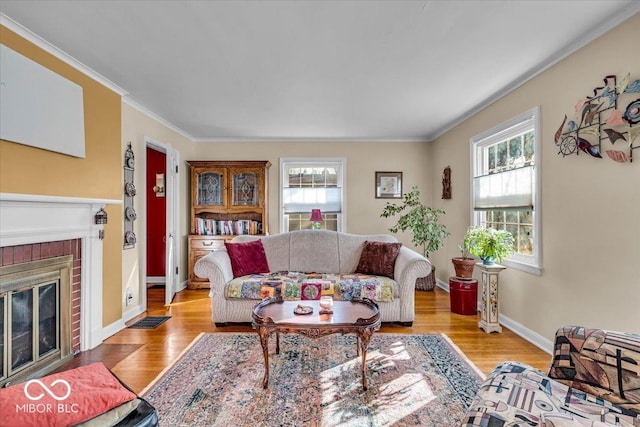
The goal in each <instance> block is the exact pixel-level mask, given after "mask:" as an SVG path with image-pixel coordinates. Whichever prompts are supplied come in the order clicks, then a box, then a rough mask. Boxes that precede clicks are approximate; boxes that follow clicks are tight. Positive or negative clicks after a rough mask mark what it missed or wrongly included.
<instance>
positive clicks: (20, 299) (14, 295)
mask: <svg viewBox="0 0 640 427" xmlns="http://www.w3.org/2000/svg"><path fill="white" fill-rule="evenodd" d="M59 286H60V284H59V280H55V281H52V282H45V283H41V284H37V285H35V286H33V287H30V288H27V289H19V290H15V291H11V292H8V293H6V294H5V295H3V296H2V308H1V309H0V310H1V311H2V313H1V315H0V323H2V327H1V328H0V330H1V331H2V335H3V336H2V367H1V369H2V372H1V375H0V378H2V377H6V376H7V375H12V374H14V373H16V372H18V371H20V370H22V369H24V368H27V367H29V366H31V365H33V364H34V363H36V362H38V361H39V360H41V359H43V358H45V357H47V356H49V355H50V354H53V353H56V352H59V351H60V327H59V324H60V322H59V316H60V297H59ZM5 311H7V314H8V316H7V319H8V324H7V326H8V327H7V328H5V325H4V319H5V316H4V314H5ZM5 334H6V336H5ZM5 343H6V345H5Z"/></svg>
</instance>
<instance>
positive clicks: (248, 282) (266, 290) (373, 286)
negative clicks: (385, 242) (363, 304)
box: [225, 271, 396, 302]
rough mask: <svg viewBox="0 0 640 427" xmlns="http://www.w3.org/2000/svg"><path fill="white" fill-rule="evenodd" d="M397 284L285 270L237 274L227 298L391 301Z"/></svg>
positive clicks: (373, 278)
mask: <svg viewBox="0 0 640 427" xmlns="http://www.w3.org/2000/svg"><path fill="white" fill-rule="evenodd" d="M395 287H396V282H395V281H394V280H393V279H391V278H388V277H384V276H373V275H368V274H359V273H352V274H333V273H302V272H295V271H283V272H276V273H261V274H249V275H246V276H242V277H237V278H235V279H233V280H231V281H230V282H229V283H228V284H227V286H226V289H225V297H226V298H243V299H254V300H261V299H262V298H266V297H272V296H282V298H283V299H284V300H288V301H292V300H313V299H320V296H321V295H331V296H333V299H334V300H338V301H339V300H343V301H350V300H351V299H353V298H369V299H370V300H372V301H376V302H388V301H393V298H394V288H395Z"/></svg>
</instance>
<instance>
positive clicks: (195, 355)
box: [141, 333, 482, 427]
mask: <svg viewBox="0 0 640 427" xmlns="http://www.w3.org/2000/svg"><path fill="white" fill-rule="evenodd" d="M269 363H270V376H269V388H268V389H267V390H264V389H263V388H262V377H263V375H264V359H263V355H262V349H261V347H260V341H259V339H258V335H257V334H249V333H242V334H240V333H216V334H201V335H200V336H199V337H198V338H196V339H195V340H194V342H193V343H192V344H191V346H190V347H189V348H188V349H187V350H186V351H185V353H184V354H183V356H181V358H180V359H179V360H178V361H177V362H176V363H175V364H174V365H173V366H171V367H169V368H168V369H167V370H165V372H163V373H162V374H161V375H160V376H159V377H158V378H157V379H156V380H154V382H153V383H152V384H151V385H149V387H147V388H146V389H145V390H144V391H143V392H142V393H141V395H143V396H144V397H145V398H147V399H148V400H149V402H150V403H151V404H152V405H154V406H155V407H156V409H157V411H158V416H159V418H160V425H161V426H225V427H229V426H417V425H420V426H456V425H458V424H459V422H460V420H461V419H462V417H463V414H464V411H465V410H466V408H467V407H468V406H469V404H470V403H471V401H472V400H473V397H474V394H475V392H476V390H477V389H478V387H479V386H480V381H481V376H482V374H481V373H480V371H479V370H478V369H477V368H475V366H473V365H472V364H471V362H470V361H469V360H467V359H466V357H465V356H464V355H463V354H462V353H461V352H460V350H459V349H458V348H457V347H456V346H455V345H453V344H452V343H451V341H450V340H449V339H448V337H447V336H446V335H444V334H442V335H406V334H385V333H376V334H374V335H373V338H372V339H371V343H370V344H369V350H368V354H367V375H368V380H369V389H368V390H367V391H364V390H363V389H362V378H361V365H360V357H359V356H356V338H355V335H329V336H326V337H322V338H318V339H310V338H306V337H302V336H299V335H282V336H281V337H280V354H279V355H276V354H275V337H273V336H272V337H271V340H270V348H269Z"/></svg>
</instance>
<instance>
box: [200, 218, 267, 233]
mask: <svg viewBox="0 0 640 427" xmlns="http://www.w3.org/2000/svg"><path fill="white" fill-rule="evenodd" d="M195 233H196V234H199V235H207V236H216V235H217V236H229V235H236V234H262V222H260V221H252V220H249V219H241V220H236V221H223V220H215V219H206V218H195Z"/></svg>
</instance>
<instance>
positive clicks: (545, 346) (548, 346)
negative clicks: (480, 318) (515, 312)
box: [499, 314, 553, 354]
mask: <svg viewBox="0 0 640 427" xmlns="http://www.w3.org/2000/svg"><path fill="white" fill-rule="evenodd" d="M499 319H500V324H502V325H503V326H505V327H507V328H509V329H511V331H513V333H515V334H516V335H520V336H521V337H522V338H524V339H525V340H527V341H529V342H530V343H531V344H533V345H535V346H536V347H538V348H539V349H540V350H542V351H544V352H545V353H547V354H553V341H550V340H549V339H547V338H545V337H543V336H542V335H540V334H538V333H537V332H534V331H532V330H531V329H529V328H527V327H525V326H523V325H521V324H520V323H518V322H516V321H515V320H513V319H510V318H509V317H507V316H504V315H502V314H500V315H499Z"/></svg>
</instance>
